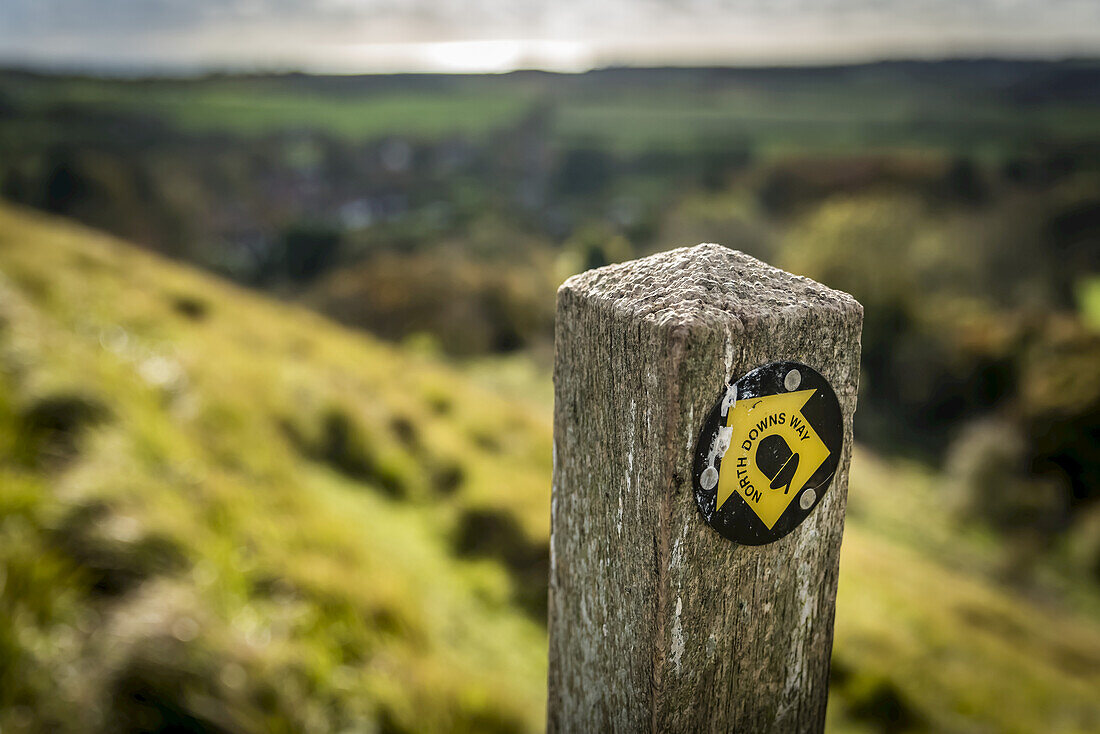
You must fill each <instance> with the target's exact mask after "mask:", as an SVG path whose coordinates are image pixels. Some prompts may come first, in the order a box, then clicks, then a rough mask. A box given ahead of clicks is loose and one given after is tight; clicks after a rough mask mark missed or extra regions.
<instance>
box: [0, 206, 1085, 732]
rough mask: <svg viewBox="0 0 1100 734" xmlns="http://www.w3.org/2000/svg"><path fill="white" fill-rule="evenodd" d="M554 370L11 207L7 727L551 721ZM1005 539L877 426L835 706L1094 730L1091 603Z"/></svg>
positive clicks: (435, 725)
mask: <svg viewBox="0 0 1100 734" xmlns="http://www.w3.org/2000/svg"><path fill="white" fill-rule="evenodd" d="M546 379H547V378H546V376H545V375H543V374H540V373H539V372H538V370H535V369H532V368H530V366H529V365H525V364H524V363H523V362H522V360H517V359H509V360H502V361H500V362H499V363H495V364H489V363H488V362H482V363H479V364H476V365H473V366H469V367H467V368H464V369H457V368H451V367H448V366H446V365H444V364H441V363H440V362H439V361H438V358H436V357H433V356H432V354H431V353H430V351H427V350H416V349H414V348H399V347H392V346H385V345H382V344H380V343H378V342H376V341H375V340H372V339H370V338H369V337H366V336H364V335H361V334H358V333H353V332H349V331H347V330H345V329H342V328H339V327H337V326H334V325H333V324H331V323H330V322H327V321H326V320H324V319H322V318H320V317H318V316H316V315H314V314H311V313H309V312H307V311H304V310H302V309H298V308H294V307H289V306H285V305H280V304H278V303H274V302H271V301H269V300H265V299H264V298H261V297H259V296H256V295H253V294H250V293H248V292H245V291H243V290H240V289H238V288H235V287H232V286H229V285H227V284H225V283H222V282H220V281H217V280H215V279H212V278H210V277H208V276H204V275H201V274H199V273H197V272H194V271H192V270H189V269H187V268H183V267H180V266H178V265H175V264H170V263H167V262H164V261H162V260H159V259H157V258H156V257H154V256H152V255H149V254H147V253H145V252H143V251H140V250H138V249H136V248H133V247H130V246H128V245H126V244H125V243H122V242H119V241H116V240H114V239H111V238H109V237H105V236H102V235H99V234H97V233H94V232H91V231H89V230H86V229H82V228H80V227H76V226H73V225H70V224H65V223H62V222H60V221H57V220H52V219H49V218H46V217H42V216H38V215H32V214H29V213H27V212H25V211H21V210H16V209H13V208H7V207H4V208H0V730H2V731H4V732H5V734H7V732H15V731H25V730H51V731H61V732H65V731H88V730H94V729H99V728H109V727H108V723H111V724H114V725H115V726H117V727H119V728H126V726H127V724H128V725H129V727H130V728H131V729H138V728H142V727H145V728H152V727H153V726H154V725H155V724H156V723H157V722H160V723H162V724H163V723H164V722H166V721H170V722H173V723H176V724H178V725H179V726H181V727H184V728H185V729H186V728H187V727H191V729H194V728H196V727H200V726H201V727H205V728H207V729H214V728H220V729H222V730H230V731H245V732H251V731H256V732H260V731H264V732H266V731H275V732H279V731H285V732H290V731H352V730H355V731H358V730H363V731H387V732H389V731H463V730H465V731H537V730H539V729H541V727H542V722H543V717H544V706H545V673H546V671H545V666H546V650H547V646H546V632H545V627H544V626H543V624H542V622H541V620H540V619H539V614H540V613H541V610H540V609H539V608H538V603H537V600H538V595H539V593H540V589H541V586H539V584H540V583H541V580H542V579H544V578H545V577H544V576H540V575H539V574H540V573H543V571H540V570H539V566H538V563H537V559H538V558H539V557H540V555H539V554H540V553H545V546H546V540H547V526H548V493H549V477H550V427H549V414H550V410H549V408H550V405H549V392H548V390H547V388H546ZM1006 553H1008V551H1007V550H1006V548H1005V546H1004V545H1003V544H1002V543H1001V542H1000V541H999V540H998V539H996V538H994V537H991V536H988V535H983V534H981V533H980V532H977V531H974V530H970V529H967V528H963V527H959V526H958V525H957V524H956V523H955V521H954V520H953V515H952V513H951V508H950V506H949V505H948V504H947V503H946V501H945V491H944V489H943V488H941V487H940V486H939V485H938V479H937V477H936V476H935V475H934V474H932V473H931V472H929V471H928V470H927V469H926V468H924V467H921V466H920V465H916V464H907V463H902V462H893V461H886V460H883V459H879V458H877V457H875V456H874V455H872V454H869V453H867V452H865V451H863V450H857V452H856V457H855V461H854V462H853V472H852V482H851V491H850V514H849V522H848V526H847V529H846V533H845V542H844V548H843V553H842V559H841V581H840V592H839V598H838V609H837V619H836V645H835V653H834V661H835V665H834V669H835V670H834V685H833V688H832V692H831V704H830V710H829V726H830V729H831V730H833V731H837V732H884V731H889V732H895V731H929V732H932V731H935V732H1034V731H1043V732H1067V733H1068V732H1082V733H1083V732H1090V731H1096V730H1097V729H1098V728H1100V702H1098V701H1097V699H1096V695H1095V692H1096V690H1098V689H1100V624H1098V623H1097V621H1096V617H1095V614H1090V612H1089V610H1094V609H1096V608H1098V607H1095V606H1089V605H1088V604H1080V605H1075V604H1066V603H1063V602H1060V601H1058V597H1057V596H1056V595H1051V594H1046V595H1043V596H1038V595H1034V596H1028V595H1025V594H1023V593H1022V592H1020V591H1019V590H1015V589H1012V588H1009V587H1007V586H1004V585H1002V584H1001V583H999V582H998V581H996V580H995V579H996V578H997V576H996V569H997V568H998V566H999V565H1000V564H1001V563H1002V562H1003V560H1004V558H1005V557H1006ZM531 558H534V559H536V562H535V563H534V564H533V567H534V568H535V570H534V571H531V569H530V567H528V566H525V565H524V564H523V563H518V562H517V559H519V560H523V559H528V560H529V559H531ZM1082 594H1083V596H1084V597H1085V598H1088V599H1095V596H1096V595H1095V591H1094V590H1093V591H1088V590H1085V591H1083V592H1082ZM532 599H534V600H535V601H534V603H532Z"/></svg>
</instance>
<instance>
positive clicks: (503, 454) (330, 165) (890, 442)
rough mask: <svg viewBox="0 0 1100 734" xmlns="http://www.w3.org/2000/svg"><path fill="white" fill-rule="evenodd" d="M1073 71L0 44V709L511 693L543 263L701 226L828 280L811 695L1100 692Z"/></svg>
mask: <svg viewBox="0 0 1100 734" xmlns="http://www.w3.org/2000/svg"><path fill="white" fill-rule="evenodd" d="M1097 90H1100V66H1097V64H1096V63H1095V62H1087V61H1066V62H1058V63H1047V62H1007V61H974V62H962V61H956V62H943V63H886V64H870V65H863V66H852V67H836V68H824V69H750V70H736V69H650V70H636V69H611V70H604V71H599V72H593V73H589V74H583V75H554V74H542V73H530V72H525V73H516V74H509V75H503V76H493V77H472V76H418V75H405V76H380V77H310V76H304V75H281V76H212V77H208V78H202V79H145V80H141V79H138V80H123V79H93V78H80V77H59V76H47V75H36V74H31V73H24V72H16V71H0V196H2V197H3V198H4V199H5V200H7V201H9V202H15V204H7V203H6V204H2V205H0V594H2V596H0V730H2V731H4V732H8V731H22V730H28V729H48V730H58V731H88V730H103V731H106V730H112V731H113V730H116V729H119V728H122V729H129V730H135V731H145V730H155V729H158V728H159V729H170V728H177V729H180V730H200V729H201V730H215V731H299V730H316V731H328V730H358V729H363V730H367V731H374V730H378V731H423V730H437V731H442V730H470V731H484V730H490V731H492V730H500V731H513V730H521V731H527V730H537V729H538V728H540V726H541V724H542V720H543V708H544V687H545V655H546V652H545V651H546V647H545V645H546V639H545V627H544V614H545V580H546V565H547V550H546V549H547V543H546V540H547V538H546V533H547V524H548V521H547V505H548V492H549V474H550V429H549V413H550V397H549V396H550V381H549V376H548V363H549V355H550V349H551V344H550V341H551V335H552V322H553V307H554V289H555V287H556V285H557V284H558V283H559V282H560V281H561V280H562V279H563V278H565V277H566V276H568V275H570V274H572V273H574V272H577V271H579V270H582V269H585V268H589V267H596V266H599V265H602V264H605V263H608V262H615V261H621V260H625V259H629V258H631V257H635V256H639V255H644V254H646V253H648V252H651V251H655V250H659V249H663V248H666V247H671V246H679V245H683V244H693V243H696V242H701V241H717V242H722V243H724V244H727V245H729V246H732V247H736V248H738V249H741V250H744V251H746V252H749V253H750V254H754V255H756V256H759V257H761V258H763V259H765V260H768V261H769V262H772V263H775V264H777V265H780V266H783V267H785V268H787V269H788V270H791V271H793V272H797V273H801V274H805V275H808V276H811V277H814V278H817V279H819V280H821V281H823V282H826V283H828V284H829V285H831V286H833V287H837V288H841V289H844V290H847V291H849V292H851V293H853V294H854V295H855V296H856V297H857V298H859V300H860V301H861V302H862V303H863V304H864V305H865V307H866V321H865V329H864V334H863V369H864V371H863V374H862V376H861V395H860V408H859V415H858V418H857V421H856V432H857V440H858V441H860V442H861V446H860V447H859V448H858V449H857V455H856V460H855V462H854V464H853V477H852V490H851V504H850V509H851V512H850V522H849V524H848V529H847V533H846V542H845V547H844V551H843V553H844V558H843V563H842V578H841V590H840V602H839V603H840V608H839V611H838V617H837V646H836V651H835V666H834V669H835V676H834V678H835V680H834V686H833V703H832V705H831V707H830V714H829V716H830V726H831V727H832V728H833V729H835V730H837V731H853V732H878V731H884V732H900V731H960V732H961V731H983V732H984V731H1006V732H1014V731H1020V732H1027V731H1064V732H1085V731H1094V730H1097V729H1098V728H1100V713H1098V707H1097V704H1096V702H1095V701H1094V700H1093V699H1095V695H1091V696H1090V693H1093V692H1094V691H1095V690H1096V689H1097V687H1100V678H1098V675H1100V637H1098V636H1100V625H1098V624H1097V622H1096V620H1097V619H1098V618H1100V601H1098V597H1100V591H1098V589H1100V584H1098V581H1100V473H1098V472H1100V134H1098V132H1097V131H1100V124H1098V123H1100V97H1098V95H1097ZM17 205H18V206H17ZM20 206H21V207H25V208H19V207H20ZM33 210H38V211H39V212H46V213H48V214H49V215H60V217H52V218H51V216H46V215H44V214H41V213H33ZM63 218H64V219H63ZM65 219H67V220H69V222H68V223H66V222H65ZM72 220H76V221H79V222H82V223H83V224H85V225H91V226H92V227H94V228H96V229H98V230H105V231H107V232H110V233H112V234H113V235H114V236H119V237H122V238H124V239H126V240H129V241H132V242H133V243H134V244H133V245H128V244H124V243H123V242H121V241H120V240H115V239H112V238H111V237H110V236H108V235H105V234H97V233H96V232H93V231H92V230H88V229H82V228H80V227H78V226H76V225H74V224H73V223H72ZM150 251H153V252H154V253H157V254H155V255H154V254H151V253H150ZM163 255H167V256H169V257H170V258H173V259H175V260H177V261H184V262H186V263H190V264H192V265H197V266H199V267H201V268H203V269H205V270H207V271H213V272H214V273H215V274H217V276H220V277H222V278H225V280H221V279H219V278H218V277H216V276H211V275H202V274H200V272H199V271H193V270H189V269H187V267H184V266H183V265H182V264H181V263H179V262H177V263H175V264H172V263H170V262H169V261H168V260H166V259H163V258H162V257H160V256H163ZM230 282H235V285H231V284H230ZM246 286H247V287H251V288H252V289H253V290H252V291H248V290H245V289H244V287H246ZM257 291H258V292H257ZM261 293H263V294H264V295H261ZM265 296H266V297H265ZM294 304H297V305H294ZM329 319H332V320H329ZM335 322H341V323H342V324H343V326H339V325H337V323H335ZM348 327H351V328H348ZM380 340H384V341H380Z"/></svg>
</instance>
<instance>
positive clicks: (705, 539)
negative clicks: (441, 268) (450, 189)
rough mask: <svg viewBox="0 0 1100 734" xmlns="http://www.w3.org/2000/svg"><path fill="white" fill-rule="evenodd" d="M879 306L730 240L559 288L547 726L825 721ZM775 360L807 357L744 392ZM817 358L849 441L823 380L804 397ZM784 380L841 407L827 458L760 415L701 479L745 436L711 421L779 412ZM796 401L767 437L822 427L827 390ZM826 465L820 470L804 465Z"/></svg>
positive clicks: (696, 727)
mask: <svg viewBox="0 0 1100 734" xmlns="http://www.w3.org/2000/svg"><path fill="white" fill-rule="evenodd" d="M862 321H863V309H862V307H861V306H860V305H859V303H857V302H856V301H855V300H854V299H853V298H852V297H850V296H848V295H847V294H844V293H840V292H838V291H833V290H830V289H829V288H826V287H824V286H822V285H820V284H818V283H815V282H813V281H811V280H809V279H806V278H800V277H796V276H793V275H790V274H788V273H785V272H783V271H781V270H777V269H775V268H772V267H770V266H768V265H766V264H765V263H762V262H760V261H759V260H756V259H754V258H752V257H749V256H747V255H744V254H742V253H740V252H736V251H734V250H729V249H726V248H724V247H721V246H719V245H709V244H708V245H699V246H698V247H692V248H682V249H679V250H672V251H670V252H665V253H661V254H658V255H653V256H651V257H647V258H644V259H642V260H636V261H633V262H628V263H624V264H621V265H612V266H608V267H605V268H600V269H598V270H592V271H589V272H586V273H583V274H581V275H578V276H575V277H573V278H570V279H569V280H568V281H566V283H565V284H564V285H563V286H562V287H561V289H560V290H559V291H558V306H557V327H556V358H555V367H554V385H555V396H554V399H555V408H554V486H553V500H552V510H551V513H552V519H551V525H552V535H551V571H550V676H549V714H548V728H549V730H550V731H551V732H597V731H600V732H602V731H618V732H637V731H683V732H692V731H722V732H727V731H738V732H752V733H755V732H795V731H820V730H821V729H822V727H823V725H824V717H825V703H826V696H827V688H828V672H829V655H830V650H831V647H832V630H833V613H834V604H835V599H836V586H837V570H838V563H839V553H840V540H841V533H842V531H843V526H844V508H845V503H846V496H847V484H848V476H847V475H848V463H849V458H850V455H851V436H852V415H853V413H854V411H855V405H856V386H857V380H858V375H859V353H860V329H861V326H862ZM777 361H789V362H785V366H782V365H781V366H779V367H777V368H775V369H779V370H781V371H780V372H778V373H776V374H778V375H779V377H778V378H775V379H772V378H768V379H771V382H770V383H767V385H765V384H764V383H766V382H767V380H764V381H763V382H762V381H761V380H762V378H760V376H759V374H755V375H754V376H753V377H752V378H750V380H749V382H743V383H741V384H740V387H741V396H740V398H738V395H736V394H734V393H735V392H736V390H733V389H730V387H729V383H731V382H732V381H734V380H736V379H737V378H738V377H739V376H741V375H744V374H745V373H747V372H750V371H751V370H753V369H754V368H757V367H759V366H761V365H766V364H769V363H775V362H777ZM794 362H797V363H801V364H802V365H804V366H809V367H811V368H813V369H812V370H805V369H801V370H800V369H795V368H791V367H790V364H791V363H794ZM796 366H797V365H796ZM775 369H773V370H772V371H773V372H774V371H775ZM815 371H816V372H815ZM792 372H793V373H796V374H791V373H792ZM803 373H806V374H805V375H804V374H803ZM809 373H814V374H815V377H816V379H817V380H818V381H819V382H818V383H814V384H818V385H819V387H820V385H821V384H824V383H822V382H821V380H822V377H823V378H824V381H825V382H827V383H831V386H832V388H833V389H834V390H835V393H836V396H837V397H838V398H839V410H835V411H834V413H833V414H831V415H833V416H834V418H835V432H836V434H837V435H835V436H831V437H830V436H826V435H825V434H826V433H827V432H828V431H829V430H832V429H830V428H829V427H828V426H824V427H823V424H825V423H828V422H829V420H831V419H830V418H829V414H827V412H828V411H827V409H828V405H826V403H825V395H826V393H829V392H830V391H829V390H828V389H827V387H822V388H821V389H819V390H811V389H806V390H804V391H803V392H801V393H798V391H799V390H800V389H801V388H803V387H805V386H806V384H808V382H809ZM816 373H820V375H816ZM761 374H762V373H761ZM776 379H777V380H778V383H776ZM753 380H755V382H753ZM800 380H803V382H802V383H801V384H800ZM750 383H751V384H750ZM762 385H763V387H762ZM768 385H771V387H768ZM746 386H747V387H746ZM784 390H786V391H788V392H786V393H784ZM769 392H777V393H781V394H783V395H785V396H786V397H784V398H782V400H786V401H787V403H791V401H793V400H795V399H796V398H797V397H800V396H801V397H805V396H806V395H811V396H813V395H817V396H819V397H820V400H821V404H822V405H823V406H825V408H824V409H825V410H826V412H825V413H821V414H820V415H818V417H816V418H813V419H812V420H810V421H809V422H811V423H814V422H816V423H817V424H818V425H817V426H816V427H817V433H820V434H822V437H823V439H822V441H821V442H817V441H816V439H815V440H814V441H811V442H810V443H814V444H816V445H818V449H816V450H817V452H818V453H817V454H815V453H814V451H815V450H806V451H802V456H801V459H802V463H801V467H802V469H798V466H799V464H798V461H797V458H798V457H795V459H793V460H792V459H790V456H791V455H792V452H791V451H788V450H786V449H783V453H782V454H778V453H777V454H774V455H772V454H769V456H768V457H764V454H763V453H755V454H753V453H751V452H752V451H758V452H764V447H763V444H764V442H763V440H757V438H758V435H755V434H752V433H751V430H750V429H746V430H750V433H748V434H746V435H745V437H744V441H743V442H742V434H741V433H738V434H737V436H736V437H735V438H733V441H734V443H736V444H737V446H736V447H731V448H730V450H729V453H728V454H727V455H726V456H727V458H726V459H725V464H724V465H723V466H725V467H726V468H723V469H722V471H721V473H722V479H721V481H720V482H719V480H718V474H717V473H708V475H707V476H706V477H703V476H702V474H701V471H705V470H706V467H708V466H716V465H717V464H718V462H717V461H716V460H715V457H716V456H717V457H718V458H719V459H720V458H721V457H722V455H723V451H722V450H723V449H724V448H725V445H726V444H729V443H730V438H731V435H732V432H730V431H727V432H726V433H725V434H723V435H719V434H721V431H718V433H715V436H717V437H718V440H716V441H711V438H710V436H709V434H708V435H707V436H704V437H703V438H702V439H701V438H700V436H701V434H704V433H707V431H708V430H712V432H713V431H714V430H718V429H721V428H722V427H724V426H726V425H730V426H732V425H733V424H734V420H733V418H731V417H729V416H731V415H732V414H733V413H734V412H736V411H737V410H741V411H745V412H751V411H752V410H753V409H756V410H758V411H759V412H758V413H757V414H756V416H757V417H761V418H767V417H768V416H767V415H764V412H765V410H766V408H765V407H760V406H761V405H764V404H763V403H761V402H760V400H755V401H752V402H746V400H747V399H748V397H759V396H761V395H764V394H768V393H769ZM796 393H798V395H796ZM815 400H816V398H815ZM801 402H804V401H802V400H800V401H799V404H800V403H801ZM768 404H769V405H770V404H771V403H768ZM815 404H816V403H815ZM832 404H833V405H834V406H835V405H836V401H833V403H832ZM792 405H793V404H792ZM737 406H740V407H739V408H738V407H737ZM788 407H790V406H788ZM797 411H798V405H794V409H793V411H784V412H783V413H780V412H779V411H778V409H776V410H775V411H773V415H774V416H781V417H779V418H776V417H773V418H772V421H773V426H772V427H771V428H769V427H768V426H764V428H762V429H761V431H762V432H763V433H760V434H759V435H764V434H767V433H769V432H770V433H776V431H779V434H778V435H787V436H788V441H789V442H790V443H797V441H798V439H799V438H801V436H794V437H792V436H791V435H788V434H784V433H782V431H785V430H787V429H786V427H787V426H789V425H790V423H791V422H792V421H793V422H794V423H795V424H796V426H797V427H798V428H805V426H804V423H805V422H806V418H807V416H810V417H812V414H811V411H810V410H809V404H807V406H806V407H803V408H802V413H798V412H797ZM788 413H789V414H790V415H788ZM739 415H740V414H739ZM821 416H825V417H824V418H822V417H821ZM796 417H797V419H796ZM788 418H790V419H791V420H788ZM727 419H728V420H727ZM754 420H755V418H754ZM778 421H783V423H782V426H780V425H779V422H778ZM742 428H744V427H742ZM742 428H738V429H736V430H738V431H742ZM780 429H782V430H780ZM742 432H743V431H742ZM814 435H815V436H816V434H814ZM749 436H752V440H750V438H749ZM722 440H724V441H725V444H723V443H722ZM753 441H756V443H753ZM772 441H773V442H775V443H780V442H778V441H775V440H774V439H772ZM742 445H743V446H744V451H743V452H742V453H743V454H744V455H743V456H739V458H737V460H736V461H737V463H741V464H742V465H744V462H746V461H749V462H753V461H755V460H756V459H760V460H761V462H762V463H761V465H760V467H758V469H759V471H763V472H764V473H766V474H767V479H762V480H759V481H757V485H765V486H758V487H757V489H755V490H754V489H753V486H752V484H748V483H747V482H739V481H738V475H736V474H733V471H734V468H735V461H734V458H733V456H734V454H735V453H736V452H738V451H742V448H741V447H742ZM750 450H751V451H750ZM799 451H801V449H797V448H796V450H795V451H794V452H793V453H796V454H797V453H799ZM745 452H748V453H745ZM829 452H832V454H831V455H830V454H829ZM822 456H826V457H827V458H826V459H822V458H821V457H822ZM746 457H748V458H747V459H746ZM762 457H763V458H762ZM777 457H778V458H777ZM768 462H778V463H775V466H774V467H772V466H770V465H769V466H765V464H766V463H768ZM784 462H785V463H784ZM792 462H793V467H792ZM716 468H721V467H717V466H716ZM815 469H816V470H817V473H816V474H814V477H813V478H812V479H810V480H808V481H804V480H805V477H806V475H805V474H803V475H800V474H799V471H804V472H807V473H808V472H814V471H815ZM741 474H742V475H744V471H742V472H741ZM773 475H774V476H773ZM826 475H827V476H826ZM755 476H757V477H758V479H759V477H760V476H761V475H760V474H757V475H755ZM792 476H793V477H794V478H795V480H794V481H793V482H792ZM822 477H826V481H823V480H822ZM771 479H774V481H772V482H771V483H770V484H768V482H769V480H771ZM827 480H831V485H830V483H829V481H827ZM784 482H785V484H784ZM777 483H778V484H777ZM742 484H743V485H744V486H742V489H740V490H738V489H737V487H738V486H741V485H742ZM746 486H747V490H746V489H745V487H746ZM773 488H774V489H773ZM792 489H793V494H792V492H791V490H792ZM734 490H736V491H734ZM815 490H816V492H815ZM731 492H733V494H730V493H731ZM761 492H762V493H763V494H761ZM724 494H725V495H727V496H726V497H725V498H724V499H723V495H724ZM697 496H698V503H699V504H698V505H697ZM761 496H763V501H764V502H765V503H767V502H768V501H771V498H773V497H774V498H776V499H775V500H774V501H775V502H776V503H778V504H777V505H776V508H773V509H775V512H780V511H782V512H784V513H786V514H783V516H782V518H781V519H779V520H778V521H777V520H776V519H775V518H774V517H770V516H768V515H767V513H765V512H764V511H763V510H760V509H758V508H756V509H751V510H750V504H752V502H751V501H754V500H758V499H760V497H761ZM716 498H717V499H716ZM788 498H789V499H788ZM796 498H797V499H796ZM708 502H709V503H710V504H709V507H706V505H707V503H708ZM787 503H789V504H787ZM716 504H718V505H720V506H721V507H722V510H721V512H718V513H715V509H716ZM701 509H702V510H703V512H701V511H700V510H701ZM748 511H752V512H755V513H756V514H755V515H753V516H752V517H750V516H748V515H747V514H746V513H747V512H748ZM704 512H707V513H708V514H707V515H704ZM731 513H732V514H731ZM738 513H740V514H738ZM719 515H721V516H723V517H724V518H725V520H721V518H719V517H718V516H719ZM720 520H721V522H720ZM769 521H770V522H771V523H772V524H771V525H768V522H769ZM709 522H713V527H712V525H711V524H708V523H709ZM722 522H726V525H722ZM761 523H762V524H761ZM739 524H743V526H739ZM750 525H751V527H750ZM718 527H722V530H721V533H720V532H719V531H718V530H716V529H715V528H718ZM744 532H749V533H750V536H751V538H750V542H767V540H768V538H766V537H764V536H766V535H769V534H778V535H782V534H783V533H785V532H789V534H786V535H785V536H784V537H781V538H779V539H777V540H775V541H774V542H767V544H764V545H744V544H740V543H734V542H731V540H729V539H728V538H729V537H735V536H736V537H742V536H738V535H737V534H738V533H744ZM752 533H757V535H752ZM723 534H725V535H727V537H723Z"/></svg>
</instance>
